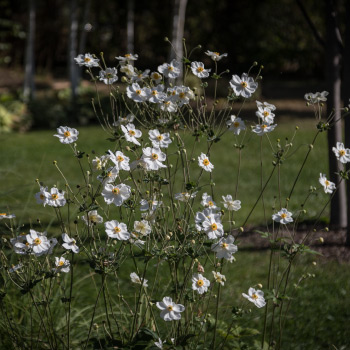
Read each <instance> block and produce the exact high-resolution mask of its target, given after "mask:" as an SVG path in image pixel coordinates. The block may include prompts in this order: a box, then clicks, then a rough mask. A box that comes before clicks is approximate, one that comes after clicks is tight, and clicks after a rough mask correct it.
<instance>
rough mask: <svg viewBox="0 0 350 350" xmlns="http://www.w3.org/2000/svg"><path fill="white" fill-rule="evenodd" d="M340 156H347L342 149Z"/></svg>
mask: <svg viewBox="0 0 350 350" xmlns="http://www.w3.org/2000/svg"><path fill="white" fill-rule="evenodd" d="M339 155H340V156H341V157H342V156H345V150H343V149H341V150H340V151H339Z"/></svg>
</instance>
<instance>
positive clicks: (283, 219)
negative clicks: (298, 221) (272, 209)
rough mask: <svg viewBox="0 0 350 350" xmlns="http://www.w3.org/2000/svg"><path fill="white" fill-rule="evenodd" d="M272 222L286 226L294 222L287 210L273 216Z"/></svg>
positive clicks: (283, 209)
mask: <svg viewBox="0 0 350 350" xmlns="http://www.w3.org/2000/svg"><path fill="white" fill-rule="evenodd" d="M272 220H273V221H276V222H279V223H280V224H283V225H286V224H288V223H290V222H293V218H292V213H291V212H289V211H288V210H287V209H286V208H282V209H281V210H280V211H279V212H278V213H276V214H273V215H272Z"/></svg>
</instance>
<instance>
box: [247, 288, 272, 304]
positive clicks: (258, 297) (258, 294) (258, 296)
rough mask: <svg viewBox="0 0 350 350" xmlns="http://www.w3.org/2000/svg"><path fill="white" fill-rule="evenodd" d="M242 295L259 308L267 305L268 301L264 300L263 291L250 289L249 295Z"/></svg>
mask: <svg viewBox="0 0 350 350" xmlns="http://www.w3.org/2000/svg"><path fill="white" fill-rule="evenodd" d="M242 295H243V296H244V297H245V298H246V299H248V300H249V301H251V302H252V303H253V304H254V305H255V306H257V307H258V308H261V307H264V306H265V305H266V301H265V298H264V292H263V291H261V290H255V289H254V288H249V290H248V295H247V294H245V293H242Z"/></svg>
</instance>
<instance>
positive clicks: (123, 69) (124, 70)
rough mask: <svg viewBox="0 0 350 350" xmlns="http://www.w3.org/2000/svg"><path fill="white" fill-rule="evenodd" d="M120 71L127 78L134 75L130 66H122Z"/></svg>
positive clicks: (132, 67) (133, 70)
mask: <svg viewBox="0 0 350 350" xmlns="http://www.w3.org/2000/svg"><path fill="white" fill-rule="evenodd" d="M120 71H121V72H122V73H125V74H126V75H127V76H128V77H129V78H132V77H133V76H134V75H135V74H136V73H135V69H134V66H132V65H131V64H124V65H123V66H121V67H120Z"/></svg>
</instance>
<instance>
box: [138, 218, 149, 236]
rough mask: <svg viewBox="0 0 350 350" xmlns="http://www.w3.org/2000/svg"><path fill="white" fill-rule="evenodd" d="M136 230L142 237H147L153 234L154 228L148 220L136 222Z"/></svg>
mask: <svg viewBox="0 0 350 350" xmlns="http://www.w3.org/2000/svg"><path fill="white" fill-rule="evenodd" d="M134 230H135V231H136V232H138V233H140V234H141V235H142V236H147V235H149V234H150V233H151V231H152V228H151V226H150V224H149V222H148V221H147V220H141V221H135V222H134Z"/></svg>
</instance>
